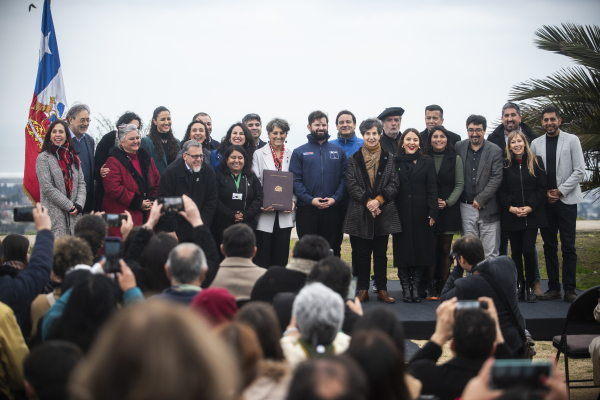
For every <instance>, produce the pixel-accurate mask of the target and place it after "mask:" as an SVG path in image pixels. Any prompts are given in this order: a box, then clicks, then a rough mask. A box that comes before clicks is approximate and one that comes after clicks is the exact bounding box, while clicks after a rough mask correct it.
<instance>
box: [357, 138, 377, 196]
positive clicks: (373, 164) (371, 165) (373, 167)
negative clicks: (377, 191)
mask: <svg viewBox="0 0 600 400" xmlns="http://www.w3.org/2000/svg"><path fill="white" fill-rule="evenodd" d="M361 151H362V156H363V159H364V160H365V167H367V173H368V174H369V182H370V183H371V187H373V185H374V184H375V177H376V176H377V169H378V168H379V158H380V157H381V145H380V144H379V143H377V146H368V145H367V142H364V143H363V147H362V149H361Z"/></svg>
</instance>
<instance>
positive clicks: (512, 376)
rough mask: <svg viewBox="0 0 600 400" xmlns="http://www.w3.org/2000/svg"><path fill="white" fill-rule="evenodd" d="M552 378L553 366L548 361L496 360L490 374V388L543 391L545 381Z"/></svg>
mask: <svg viewBox="0 0 600 400" xmlns="http://www.w3.org/2000/svg"><path fill="white" fill-rule="evenodd" d="M551 376H552V365H551V364H550V362H548V361H536V362H531V361H530V360H496V362H494V365H493V366H492V371H491V373H490V388H491V389H509V388H513V387H517V386H518V387H524V388H529V389H543V388H545V386H544V380H545V379H547V378H550V377H551Z"/></svg>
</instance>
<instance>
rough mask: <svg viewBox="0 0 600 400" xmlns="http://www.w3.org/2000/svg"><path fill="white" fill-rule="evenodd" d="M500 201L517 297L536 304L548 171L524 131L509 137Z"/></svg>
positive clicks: (516, 132)
mask: <svg viewBox="0 0 600 400" xmlns="http://www.w3.org/2000/svg"><path fill="white" fill-rule="evenodd" d="M498 199H499V200H500V204H501V207H502V229H503V230H505V231H507V232H508V238H509V240H510V248H511V253H512V259H513V261H514V262H515V266H516V267H517V280H518V283H517V289H518V292H517V293H518V298H519V300H520V301H523V300H526V301H527V302H529V303H535V302H536V297H535V295H534V293H533V282H534V281H535V241H536V238H537V233H538V229H539V228H544V227H546V226H547V221H546V212H545V210H544V204H545V203H546V171H545V170H544V162H543V161H542V158H541V157H536V156H535V155H534V154H533V153H532V152H531V149H530V148H529V143H528V142H527V138H526V137H525V134H523V132H521V131H513V132H511V133H510V134H509V135H508V139H507V141H506V159H505V160H504V170H503V177H502V184H501V185H500V188H499V189H498ZM523 258H524V259H525V275H526V280H525V277H524V276H523Z"/></svg>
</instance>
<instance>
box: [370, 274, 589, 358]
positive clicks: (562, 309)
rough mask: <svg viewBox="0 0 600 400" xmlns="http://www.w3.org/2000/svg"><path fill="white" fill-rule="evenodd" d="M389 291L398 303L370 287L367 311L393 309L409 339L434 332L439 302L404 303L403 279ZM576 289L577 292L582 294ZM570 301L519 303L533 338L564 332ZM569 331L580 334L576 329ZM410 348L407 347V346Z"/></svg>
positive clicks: (423, 337)
mask: <svg viewBox="0 0 600 400" xmlns="http://www.w3.org/2000/svg"><path fill="white" fill-rule="evenodd" d="M387 285H388V293H389V295H390V296H391V297H393V298H394V299H396V303H395V304H383V303H380V302H377V301H376V296H377V295H376V294H375V293H373V292H372V291H371V290H370V289H369V298H370V300H369V301H368V302H365V303H363V309H364V310H365V311H366V310H368V309H369V308H371V307H375V306H376V305H382V306H384V307H390V308H392V309H393V310H394V311H395V312H396V313H397V314H398V317H399V318H400V320H401V321H402V323H403V325H404V335H405V337H406V338H407V339H412V340H427V339H429V338H430V337H431V335H432V334H433V332H434V331H435V321H436V315H435V310H436V308H437V306H438V305H439V302H438V301H426V300H424V299H423V300H422V302H421V303H418V304H411V303H403V302H402V290H401V288H400V281H388V284H387ZM541 286H542V292H545V291H546V290H547V289H548V281H547V280H542V285H541ZM581 293H582V292H581V291H579V290H578V291H577V294H581ZM570 305H571V304H569V303H566V302H564V301H563V300H562V299H560V300H550V301H539V300H538V302H537V303H526V302H521V303H519V307H520V309H521V313H522V314H523V316H524V317H525V319H526V321H527V322H526V324H527V330H528V331H529V332H530V333H531V335H532V336H533V339H534V340H552V338H553V337H554V336H556V335H560V334H561V333H562V329H563V326H564V319H565V317H566V316H567V311H568V310H569V306H570ZM569 333H578V332H577V331H576V330H573V331H572V332H569ZM407 350H408V349H407Z"/></svg>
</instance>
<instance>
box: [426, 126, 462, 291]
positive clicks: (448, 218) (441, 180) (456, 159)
mask: <svg viewBox="0 0 600 400" xmlns="http://www.w3.org/2000/svg"><path fill="white" fill-rule="evenodd" d="M428 149H429V150H428V153H429V156H430V157H432V158H433V162H434V164H435V170H436V174H437V190H438V199H437V202H438V209H439V210H440V211H439V214H438V217H437V218H436V220H435V233H434V239H433V240H434V247H435V256H436V266H435V267H430V268H428V273H427V275H428V276H427V297H426V298H427V300H439V299H440V297H439V295H440V294H441V293H442V289H443V288H444V285H445V284H446V280H447V279H448V274H449V273H450V258H449V255H450V248H451V246H452V239H453V238H454V235H460V230H461V227H462V221H461V218H460V203H459V202H458V199H459V197H460V195H461V193H462V192H463V189H464V187H465V179H464V171H463V162H462V160H461V158H460V156H459V155H458V154H456V151H455V150H454V145H453V144H452V141H451V137H450V134H449V132H448V131H447V130H446V128H444V127H443V126H436V127H434V128H433V129H431V133H430V135H429V146H428ZM436 276H437V277H439V279H440V280H439V282H438V284H437V285H436V284H435V283H434V279H436Z"/></svg>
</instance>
